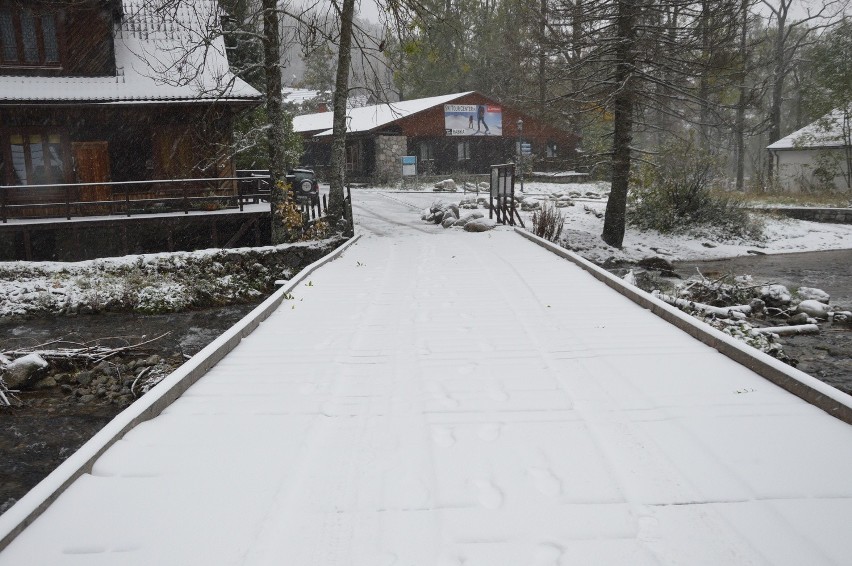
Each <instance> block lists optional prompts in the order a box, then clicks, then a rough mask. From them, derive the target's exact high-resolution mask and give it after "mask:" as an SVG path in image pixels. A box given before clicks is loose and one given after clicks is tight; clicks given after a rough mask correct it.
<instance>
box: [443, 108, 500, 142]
mask: <svg viewBox="0 0 852 566" xmlns="http://www.w3.org/2000/svg"><path fill="white" fill-rule="evenodd" d="M444 129H445V130H446V134H447V135H448V136H502V135H503V110H502V109H501V108H500V107H499V106H497V105H494V104H444Z"/></svg>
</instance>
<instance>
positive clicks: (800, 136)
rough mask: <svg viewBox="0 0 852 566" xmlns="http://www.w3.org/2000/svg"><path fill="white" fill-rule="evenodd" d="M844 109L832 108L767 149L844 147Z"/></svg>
mask: <svg viewBox="0 0 852 566" xmlns="http://www.w3.org/2000/svg"><path fill="white" fill-rule="evenodd" d="M843 114H844V113H843V109H842V108H837V109H835V110H832V111H831V112H829V113H828V114H826V115H825V116H823V117H822V118H820V119H819V120H816V121H815V122H812V123H810V124H808V125H807V126H805V127H804V128H802V129H800V130H796V131H795V132H793V133H792V134H790V135H788V136H786V137H783V138H781V139H780V140H778V141H776V142H775V143H773V144H771V145H769V146H768V147H767V148H766V149H772V150H784V149H804V148H817V147H824V148H825V147H843V146H844V145H845V143H844V139H843Z"/></svg>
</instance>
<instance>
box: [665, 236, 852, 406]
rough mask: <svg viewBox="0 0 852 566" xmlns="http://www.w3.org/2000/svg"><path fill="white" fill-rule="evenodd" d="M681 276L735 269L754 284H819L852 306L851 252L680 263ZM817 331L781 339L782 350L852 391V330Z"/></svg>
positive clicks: (677, 267) (839, 302) (834, 300)
mask: <svg viewBox="0 0 852 566" xmlns="http://www.w3.org/2000/svg"><path fill="white" fill-rule="evenodd" d="M674 268H675V271H676V272H677V273H678V275H680V276H682V277H684V278H686V277H689V276H691V275H695V270H696V268H697V269H698V270H699V271H701V273H702V274H703V275H704V276H705V277H707V278H709V279H713V278H717V277H721V276H722V275H725V274H728V273H733V274H734V275H751V276H752V277H754V279H755V283H777V284H779V285H784V286H785V287H787V288H788V289H789V290H790V291H791V292H792V291H795V289H797V288H798V287H816V288H819V289H822V290H823V291H825V292H826V293H828V294H829V295H831V304H832V306H838V307H840V310H852V250H835V251H825V252H808V253H796V254H773V255H752V256H743V257H737V258H732V259H724V260H712V261H691V262H677V263H675V264H674ZM820 329H821V332H820V334H818V335H806V336H789V337H783V338H781V343H782V344H783V347H784V351H785V352H786V353H787V355H788V356H790V357H791V358H793V359H795V360H797V361H798V365H797V366H796V367H798V369H800V370H802V371H803V372H805V373H807V374H809V375H812V376H814V377H816V378H817V379H820V380H821V381H824V382H826V383H828V384H829V385H832V386H833V387H836V388H837V389H839V390H841V391H843V392H845V393H849V394H852V330H850V329H849V328H838V327H831V326H829V325H827V324H821V325H820Z"/></svg>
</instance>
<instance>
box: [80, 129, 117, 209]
mask: <svg viewBox="0 0 852 566" xmlns="http://www.w3.org/2000/svg"><path fill="white" fill-rule="evenodd" d="M71 151H72V152H73V153H74V164H75V167H74V169H75V172H76V176H77V182H78V183H102V182H106V181H109V180H110V173H109V143H108V142H105V141H96V142H74V143H72V144H71ZM80 200H81V201H83V202H92V201H108V200H112V187H110V186H104V185H83V186H82V187H80Z"/></svg>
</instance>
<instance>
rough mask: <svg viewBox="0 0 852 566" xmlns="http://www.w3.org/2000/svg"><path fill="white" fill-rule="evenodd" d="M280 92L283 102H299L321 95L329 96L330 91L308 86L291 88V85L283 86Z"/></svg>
mask: <svg viewBox="0 0 852 566" xmlns="http://www.w3.org/2000/svg"><path fill="white" fill-rule="evenodd" d="M281 94H282V96H283V98H284V102H295V103H296V104H301V103H302V102H306V101H308V100H313V99H315V98H318V97H320V96H322V95H328V96H331V92H330V91H327V90H326V91H322V90H312V89H309V88H292V87H284V88H282V89H281Z"/></svg>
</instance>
